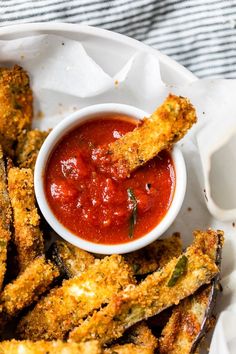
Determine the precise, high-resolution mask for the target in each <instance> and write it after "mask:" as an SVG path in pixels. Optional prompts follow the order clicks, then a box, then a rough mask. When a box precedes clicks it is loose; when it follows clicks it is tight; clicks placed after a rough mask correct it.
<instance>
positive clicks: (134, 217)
mask: <svg viewBox="0 0 236 354" xmlns="http://www.w3.org/2000/svg"><path fill="white" fill-rule="evenodd" d="M127 194H128V197H129V199H130V200H131V202H132V204H133V205H132V214H131V216H130V219H129V238H133V236H134V226H135V225H136V222H137V206H138V203H137V199H136V197H135V195H134V192H133V190H132V189H131V188H128V189H127Z"/></svg>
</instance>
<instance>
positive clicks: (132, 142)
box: [93, 94, 197, 178]
mask: <svg viewBox="0 0 236 354" xmlns="http://www.w3.org/2000/svg"><path fill="white" fill-rule="evenodd" d="M196 121H197V118H196V112H195V109H194V107H193V106H192V104H191V103H190V102H189V100H188V99H187V98H184V97H181V96H179V97H178V96H174V95H171V94H170V95H169V96H168V97H167V98H166V100H165V101H164V103H163V104H162V105H161V106H160V107H159V108H158V109H157V110H156V111H155V112H154V113H152V115H151V116H150V117H149V118H144V119H143V121H141V122H140V124H139V125H138V127H137V128H135V129H134V130H133V131H132V132H129V133H127V134H125V135H124V136H123V137H121V138H120V139H118V140H116V141H115V142H112V143H110V144H108V145H107V146H104V147H101V148H98V149H96V150H94V152H93V159H94V160H97V163H98V165H101V167H102V168H105V169H106V167H108V171H109V168H110V172H111V173H112V174H114V175H115V176H118V177H121V178H125V177H128V176H129V175H130V173H131V172H132V171H134V170H135V169H136V168H138V167H140V166H142V165H143V164H145V163H146V162H147V161H149V160H150V159H152V158H153V157H154V156H156V155H157V154H158V153H159V152H160V151H161V150H164V149H169V148H170V147H171V146H172V145H173V144H174V143H176V142H177V141H178V140H180V139H182V138H183V136H184V135H185V134H186V133H187V131H188V130H189V129H190V128H191V126H192V125H193V124H194V123H195V122H196Z"/></svg>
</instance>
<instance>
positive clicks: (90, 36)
mask: <svg viewBox="0 0 236 354" xmlns="http://www.w3.org/2000/svg"><path fill="white" fill-rule="evenodd" d="M39 34H54V35H59V36H63V37H67V38H69V39H74V40H77V41H79V42H81V44H83V46H84V48H85V50H86V52H87V53H88V54H89V56H90V57H92V59H94V61H95V62H97V63H98V64H99V65H101V67H102V68H103V70H104V71H105V72H107V73H108V74H110V75H111V76H113V75H114V74H116V73H117V72H118V71H119V70H120V69H121V68H122V67H123V66H124V64H125V63H126V62H127V61H128V60H129V59H130V57H131V56H132V55H133V54H134V53H136V52H137V51H139V52H140V51H142V52H145V53H149V54H152V55H154V56H155V57H157V58H158V59H159V63H160V70H161V76H162V79H163V81H164V82H165V83H167V84H170V85H171V84H172V85H185V84H188V83H191V82H193V81H195V80H197V78H196V77H195V76H194V75H193V74H192V73H191V72H189V71H188V70H187V69H185V68H184V67H182V66H181V65H180V64H178V63H177V62H175V61H174V60H172V59H170V58H169V57H167V56H165V55H163V54H162V53H160V52H159V51H157V50H154V49H153V48H151V47H148V46H146V45H145V44H143V43H140V42H138V41H136V40H134V39H131V38H128V37H125V36H123V35H120V34H117V33H113V32H110V31H107V30H103V29H98V28H94V27H89V26H84V25H74V24H61V23H39V24H22V25H14V26H10V27H3V28H0V40H6V41H8V40H11V39H17V38H20V37H28V36H32V35H39ZM22 65H23V64H22ZM190 147H191V146H190ZM183 150H184V154H185V159H186V162H187V168H188V174H189V176H190V174H191V177H192V179H190V178H189V180H188V190H187V198H186V200H185V203H184V206H183V208H182V218H183V219H184V220H186V218H187V220H188V222H187V223H186V225H184V227H185V226H186V227H185V229H186V231H185V233H186V234H187V235H188V237H191V236H190V235H191V231H192V229H195V228H197V227H202V228H205V227H209V226H212V227H213V228H223V225H221V224H219V223H218V222H216V221H215V220H214V219H212V218H211V216H210V215H209V214H208V213H207V210H206V212H204V213H205V214H204V218H202V213H200V215H198V214H199V213H198V212H197V213H188V211H186V210H187V209H188V207H189V206H191V207H193V210H194V211H195V210H200V208H201V210H203V211H205V204H204V198H203V196H202V194H201V193H200V192H201V190H200V185H197V187H198V189H197V190H196V191H195V189H194V188H195V186H196V185H195V181H194V180H196V174H198V173H199V174H201V172H200V168H199V161H198V159H199V156H196V152H195V155H194V153H193V150H192V147H191V148H190V149H189V146H188V145H187V148H185V149H184V148H183ZM180 220H181V218H180ZM181 226H183V225H181V222H180V223H179V224H175V225H173V228H172V229H170V232H172V231H176V230H179V229H181ZM226 247H227V246H226ZM226 247H225V249H226ZM230 250H231V251H232V250H233V247H232V245H231V244H230V243H228V247H227V252H228V253H230V259H232V260H233V258H234V257H233V251H232V252H229V251H230ZM231 267H233V265H230V269H226V274H228V273H229V272H230V271H231V270H232V268H231ZM218 306H219V305H218ZM218 308H220V306H219V307H218Z"/></svg>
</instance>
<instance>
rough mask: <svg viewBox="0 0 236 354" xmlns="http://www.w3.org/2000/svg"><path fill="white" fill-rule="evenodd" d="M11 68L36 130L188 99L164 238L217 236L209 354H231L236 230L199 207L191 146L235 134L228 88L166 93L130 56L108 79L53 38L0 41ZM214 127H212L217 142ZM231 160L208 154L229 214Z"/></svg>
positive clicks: (224, 84)
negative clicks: (173, 207) (109, 108)
mask: <svg viewBox="0 0 236 354" xmlns="http://www.w3.org/2000/svg"><path fill="white" fill-rule="evenodd" d="M15 63H17V64H19V65H21V66H23V67H24V68H25V69H26V70H27V71H28V72H29V74H30V77H31V83H32V88H33V91H34V98H35V102H34V105H35V118H34V122H33V125H34V127H37V128H40V129H48V128H53V127H54V126H55V125H56V124H57V123H58V122H60V121H61V120H62V119H66V117H67V116H68V115H69V114H70V113H72V112H74V111H76V110H78V109H80V108H82V107H85V106H88V105H91V104H96V103H105V102H120V103H126V104H130V105H134V106H137V107H139V108H141V109H143V110H145V111H147V112H150V113H151V112H152V111H153V110H154V109H155V108H156V107H157V106H158V105H159V104H160V103H161V102H162V101H163V99H164V98H165V97H166V96H167V94H168V93H169V92H173V93H176V94H180V95H183V96H187V97H189V98H190V100H191V101H192V103H193V104H194V106H195V107H196V109H197V113H198V123H197V124H196V126H195V127H194V128H193V129H192V130H191V132H190V133H189V134H188V135H187V136H186V137H185V138H184V139H183V140H182V141H181V142H180V143H179V145H180V147H181V149H182V151H183V154H184V157H185V161H186V165H187V173H188V185H187V192H186V197H185V201H184V203H183V207H182V209H181V211H180V213H179V215H178V217H177V219H176V221H175V222H174V224H173V225H172V226H171V228H170V229H169V230H168V232H167V234H170V233H171V232H173V231H180V232H181V234H182V237H183V239H184V242H185V244H188V243H190V242H191V241H192V231H193V230H194V229H205V228H208V227H212V228H216V229H223V230H224V231H225V238H226V242H225V247H224V251H223V264H222V285H223V289H224V291H223V295H222V296H220V298H219V300H218V303H217V312H218V314H219V315H218V320H217V325H216V328H215V330H214V335H213V338H212V341H211V345H210V353H211V354H228V353H232V354H233V353H235V352H236V330H235V328H236V227H235V225H234V220H232V221H230V222H222V221H220V220H217V219H215V218H214V217H213V216H211V214H210V213H209V211H208V209H207V207H206V200H205V199H206V198H207V197H209V196H205V193H204V179H203V170H202V164H201V158H200V153H199V151H204V139H203V141H201V144H200V146H198V136H199V134H201V132H202V131H204V129H206V127H209V126H212V129H210V131H209V135H208V136H209V138H210V136H211V135H214V134H216V132H217V134H218V136H219V141H220V140H221V134H222V139H223V137H224V130H225V129H226V128H227V127H229V126H230V127H231V129H236V104H235V101H236V98H235V95H236V80H235V81H234V80H198V81H196V82H194V83H192V84H189V85H185V86H183V87H174V86H166V85H165V84H164V83H163V82H162V80H161V75H160V70H159V63H158V60H157V59H156V58H155V57H154V56H152V55H150V54H146V53H136V54H134V55H133V56H132V57H131V58H130V59H129V60H128V62H127V63H126V64H125V65H124V67H123V68H122V69H121V70H120V72H117V73H116V75H115V76H114V77H110V76H109V75H108V74H107V73H106V72H104V70H103V68H102V67H100V66H99V65H97V64H96V63H95V62H94V60H93V59H92V58H90V57H89V56H88V55H87V53H86V51H85V50H84V48H83V46H82V45H81V44H80V43H79V42H76V41H73V40H69V39H66V38H63V37H58V36H54V35H37V36H32V37H27V38H20V39H15V40H8V41H3V40H1V41H0V64H1V65H7V66H10V65H12V64H15ZM213 123H214V125H213ZM217 127H220V134H219V129H218V128H217ZM235 132H236V131H235ZM207 140H208V139H206V140H205V141H207ZM235 140H236V135H235ZM199 148H200V150H199ZM235 160H236V150H234V149H232V147H231V148H230V149H228V150H227V148H225V150H223V151H221V152H220V153H219V156H218V158H217V154H216V155H215V157H214V161H215V165H216V166H213V167H214V174H215V177H214V176H213V177H212V180H211V183H212V184H213V185H214V188H215V190H216V192H217V193H218V194H217V198H218V199H219V198H220V196H221V195H222V198H223V199H224V201H223V202H224V203H225V200H229V201H230V203H229V204H230V207H232V204H233V203H234V207H236V194H235V191H236V188H235V186H234V185H232V182H234V181H235V182H236V164H235V163H234V162H235ZM221 166H223V167H224V168H222V167H221ZM213 167H212V168H213ZM229 176H231V177H230V178H229ZM232 176H233V177H232ZM218 202H220V201H219V200H218ZM235 223H236V220H235Z"/></svg>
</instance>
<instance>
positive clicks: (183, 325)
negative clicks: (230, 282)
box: [159, 285, 212, 354]
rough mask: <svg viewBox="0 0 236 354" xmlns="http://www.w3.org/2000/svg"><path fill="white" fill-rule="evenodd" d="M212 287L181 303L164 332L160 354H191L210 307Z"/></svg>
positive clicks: (205, 288)
mask: <svg viewBox="0 0 236 354" xmlns="http://www.w3.org/2000/svg"><path fill="white" fill-rule="evenodd" d="M211 288H212V287H211V285H208V286H207V287H204V289H202V288H201V289H199V291H198V292H197V293H195V294H194V295H192V296H190V297H189V298H187V299H184V300H183V301H181V302H180V304H179V305H178V306H176V308H174V310H173V313H172V315H171V317H170V319H169V321H168V323H167V325H166V326H165V327H164V329H163V331H162V337H161V339H160V347H159V352H160V354H179V353H181V354H190V353H194V352H192V351H191V349H192V346H193V343H194V341H195V339H196V337H197V335H198V333H199V332H200V331H201V325H202V323H203V320H204V317H205V312H206V309H207V307H208V306H209V296H210V294H211Z"/></svg>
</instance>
